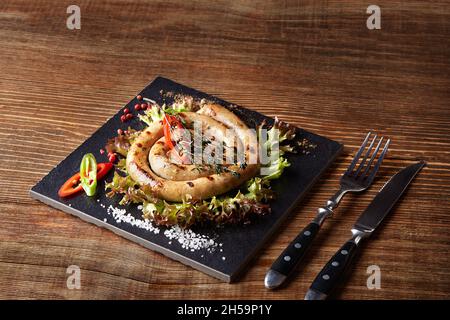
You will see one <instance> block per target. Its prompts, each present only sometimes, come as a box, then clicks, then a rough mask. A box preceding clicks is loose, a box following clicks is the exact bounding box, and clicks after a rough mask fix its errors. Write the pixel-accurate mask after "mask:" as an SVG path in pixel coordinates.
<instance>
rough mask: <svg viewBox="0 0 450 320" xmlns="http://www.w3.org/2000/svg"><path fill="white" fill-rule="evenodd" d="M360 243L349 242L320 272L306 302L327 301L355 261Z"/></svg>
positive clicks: (307, 294)
mask: <svg viewBox="0 0 450 320" xmlns="http://www.w3.org/2000/svg"><path fill="white" fill-rule="evenodd" d="M357 248H358V241H354V240H353V239H352V240H349V241H347V242H346V243H345V244H344V245H343V246H342V247H341V248H340V249H339V250H338V251H337V252H336V253H335V255H334V256H333V257H332V258H331V259H330V261H328V263H327V264H326V265H325V266H324V267H323V269H322V271H320V272H319V274H318V275H317V277H316V278H315V279H314V281H313V283H312V284H311V286H310V288H309V290H308V292H307V293H306V296H305V300H325V299H326V298H327V297H328V296H329V295H330V293H331V292H332V291H333V289H334V287H335V286H336V285H337V284H338V283H339V282H340V280H341V279H342V277H343V275H344V274H345V271H346V270H347V267H348V266H349V265H350V262H351V261H352V260H353V257H354V256H355V253H356V251H357Z"/></svg>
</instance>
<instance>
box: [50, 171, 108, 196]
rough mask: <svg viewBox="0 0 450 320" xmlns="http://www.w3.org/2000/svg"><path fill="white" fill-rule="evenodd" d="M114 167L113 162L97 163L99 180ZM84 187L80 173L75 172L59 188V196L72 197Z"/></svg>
mask: <svg viewBox="0 0 450 320" xmlns="http://www.w3.org/2000/svg"><path fill="white" fill-rule="evenodd" d="M112 167H113V164H112V163H107V162H105V163H99V164H97V180H100V179H102V178H103V177H104V176H106V174H107V173H108V172H109V171H110V170H111V168H112ZM82 190H83V187H82V186H81V176H80V173H79V172H78V173H76V174H74V175H73V176H72V177H70V178H69V179H68V180H67V181H66V182H65V183H64V184H63V185H62V186H61V188H60V189H59V191H58V196H60V197H61V198H67V197H70V196H72V195H74V194H76V193H78V192H81V191H82Z"/></svg>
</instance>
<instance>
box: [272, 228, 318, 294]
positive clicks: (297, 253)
mask: <svg viewBox="0 0 450 320" xmlns="http://www.w3.org/2000/svg"><path fill="white" fill-rule="evenodd" d="M319 229H320V226H319V224H317V223H316V222H311V223H310V224H308V225H307V226H306V227H305V228H304V229H303V230H302V231H301V232H300V233H299V234H298V235H297V237H295V239H294V240H293V241H292V242H291V243H290V244H289V245H288V246H287V247H286V249H284V251H283V252H282V253H281V255H280V256H279V257H278V258H277V260H275V262H274V263H273V264H272V267H271V268H270V269H271V270H273V271H275V272H277V273H278V274H280V275H282V277H283V281H282V282H284V279H285V278H287V277H288V276H289V275H291V274H292V272H293V271H294V270H295V269H296V267H297V266H298V265H299V264H300V262H301V260H302V259H303V258H304V256H305V254H306V252H307V251H308V249H309V248H310V246H311V243H312V242H313V240H314V238H315V237H316V235H317V233H318V232H319ZM276 282H277V283H275V281H274V282H273V283H271V280H270V279H269V277H268V276H266V286H267V287H268V288H269V289H273V288H275V287H278V286H280V285H281V283H280V282H279V281H276Z"/></svg>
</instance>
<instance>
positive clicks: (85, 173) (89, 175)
mask: <svg viewBox="0 0 450 320" xmlns="http://www.w3.org/2000/svg"><path fill="white" fill-rule="evenodd" d="M80 180H81V186H82V187H83V189H84V191H85V192H86V194H87V195H88V196H89V197H92V196H93V195H95V193H96V192H97V160H95V157H94V155H93V154H92V153H88V154H86V155H85V156H84V157H83V160H81V166H80Z"/></svg>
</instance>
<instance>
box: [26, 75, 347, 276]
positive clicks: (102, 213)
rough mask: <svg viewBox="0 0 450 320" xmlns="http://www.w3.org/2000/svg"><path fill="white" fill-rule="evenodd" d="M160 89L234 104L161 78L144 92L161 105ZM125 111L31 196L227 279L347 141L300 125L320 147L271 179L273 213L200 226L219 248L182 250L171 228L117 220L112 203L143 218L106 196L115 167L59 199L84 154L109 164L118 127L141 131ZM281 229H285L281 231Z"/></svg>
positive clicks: (254, 120)
mask: <svg viewBox="0 0 450 320" xmlns="http://www.w3.org/2000/svg"><path fill="white" fill-rule="evenodd" d="M161 91H163V92H173V93H175V94H177V93H182V94H187V95H191V96H193V97H195V98H199V99H201V98H206V99H209V100H213V101H215V102H217V103H219V104H221V105H223V106H225V107H230V106H231V104H230V103H228V102H226V101H223V100H221V99H218V98H216V97H213V96H210V95H208V94H205V93H202V92H199V91H197V90H194V89H191V88H188V87H186V86H183V85H181V84H178V83H176V82H173V81H171V80H169V79H166V78H162V77H158V78H156V79H155V80H154V81H152V82H151V83H150V84H149V85H148V86H147V87H146V88H145V89H144V90H142V91H141V92H140V93H139V94H141V95H142V96H144V97H147V98H151V99H153V100H155V101H157V102H159V103H162V102H163V97H162V96H161V93H160V92H161ZM137 102H138V101H137V100H136V98H135V99H133V100H131V101H130V102H129V103H128V105H127V107H128V108H130V110H131V108H132V107H133V106H134V105H135V104H136V103H137ZM122 110H123V108H122V109H121V110H120V111H119V112H118V113H117V114H116V115H114V116H113V117H112V118H111V119H109V120H108V121H107V122H106V123H105V124H104V125H103V126H102V127H101V128H100V129H98V130H97V131H96V132H95V133H94V134H93V135H92V136H91V137H90V138H89V139H87V140H86V141H85V142H84V143H83V144H82V145H80V146H79V147H78V148H77V149H76V150H75V151H73V152H72V153H71V154H70V155H69V156H68V157H67V158H66V159H64V160H63V161H62V162H61V163H60V164H59V165H57V166H56V167H55V168H54V169H53V170H52V171H51V172H50V173H49V174H47V175H46V176H45V177H44V178H43V179H42V180H41V181H39V182H38V183H37V184H36V185H35V186H34V187H33V188H32V189H31V191H30V194H31V196H32V197H33V198H35V199H38V200H40V201H42V202H44V203H46V204H48V205H50V206H52V207H55V208H57V209H60V210H62V211H64V212H66V213H69V214H72V215H75V216H77V217H79V218H81V219H83V220H85V221H88V222H91V223H94V224H96V225H97V226H100V227H104V228H107V229H109V230H111V231H113V232H115V233H116V234H118V235H120V236H122V237H125V238H127V239H129V240H131V241H134V242H136V243H138V244H140V245H142V246H144V247H146V248H149V249H151V250H154V251H157V252H160V253H162V254H164V255H166V256H167V257H169V258H172V259H174V260H177V261H180V262H182V263H184V264H186V265H189V266H191V267H193V268H195V269H198V270H200V271H202V272H204V273H206V274H209V275H211V276H213V277H216V278H218V279H221V280H223V281H227V282H232V281H235V280H236V279H237V277H238V275H239V273H240V272H241V271H242V270H243V269H244V268H245V266H246V265H247V264H248V263H249V262H250V261H251V260H252V258H253V257H254V256H255V254H256V253H257V252H258V250H259V249H261V248H262V247H263V246H264V245H265V244H267V240H268V239H269V237H270V236H271V235H272V234H273V233H274V231H276V230H277V229H278V227H279V226H280V224H281V222H282V221H283V220H284V219H285V218H286V217H287V216H288V215H289V213H290V211H291V210H292V209H294V208H295V207H296V205H297V204H298V202H299V201H300V200H301V199H302V197H303V196H305V194H306V193H307V191H308V190H309V189H310V188H311V186H312V185H313V184H314V183H315V182H316V181H317V180H318V178H319V176H320V175H321V174H322V173H323V172H324V171H325V170H326V169H327V167H328V166H329V165H330V164H331V163H332V162H333V160H334V159H335V158H336V157H337V155H338V154H339V153H340V151H341V150H342V145H341V144H339V143H338V142H335V141H333V140H330V139H327V138H325V137H322V136H319V135H316V134H313V133H310V132H307V131H305V130H302V129H298V132H297V139H304V138H306V139H308V140H309V141H310V142H311V143H313V144H315V145H316V148H314V149H311V150H310V153H309V154H298V155H289V156H288V158H289V161H290V163H291V166H290V167H288V168H287V169H286V170H285V172H284V173H283V175H282V176H281V178H280V179H278V180H276V181H274V182H273V183H272V186H273V189H274V190H275V192H276V193H277V199H276V200H273V201H272V202H270V205H271V208H272V212H271V213H270V214H268V215H265V216H263V217H258V218H256V219H254V220H253V222H252V223H251V224H246V225H233V226H224V227H219V228H217V227H213V226H209V227H197V228H195V229H193V231H194V232H196V233H197V234H201V235H205V236H207V237H209V238H212V239H214V241H215V243H216V244H217V247H215V248H214V250H206V249H201V250H195V251H190V250H187V249H184V248H182V246H181V244H180V243H179V242H178V241H177V240H176V239H173V240H170V239H169V238H168V237H166V236H165V235H164V231H165V230H166V228H159V229H160V232H159V234H155V233H153V232H150V231H148V230H145V229H143V228H139V227H136V226H132V225H131V224H128V223H126V222H123V221H122V222H120V223H117V222H116V220H115V219H113V218H112V216H111V215H109V214H108V212H107V208H108V207H109V206H110V205H112V206H114V207H119V208H126V210H127V213H130V214H131V215H132V216H134V217H135V218H136V219H142V217H141V213H140V211H139V210H138V208H137V206H135V205H131V206H127V207H121V206H119V205H118V201H119V200H118V199H109V198H107V197H106V196H105V192H104V191H103V190H104V183H105V180H106V181H111V179H112V175H113V172H112V171H111V172H110V173H109V175H108V176H107V177H106V179H105V180H103V181H101V182H100V183H99V186H98V192H97V195H96V196H95V197H94V198H89V197H87V196H86V195H85V194H84V193H83V194H80V195H78V196H75V197H73V198H71V199H68V200H65V199H60V198H59V197H58V195H57V192H58V189H59V188H60V186H61V185H62V184H63V183H64V182H65V181H66V180H67V179H68V178H69V177H71V176H72V175H73V174H74V173H76V172H77V171H79V165H80V162H81V159H82V157H83V155H84V154H86V153H88V152H92V153H94V155H95V156H96V157H97V159H98V161H99V162H105V161H107V160H106V156H101V155H100V154H99V152H98V150H100V149H101V148H103V147H104V146H105V144H106V141H107V140H108V139H109V138H111V137H113V136H115V135H116V133H117V129H118V128H126V127H128V125H130V126H132V127H134V128H136V129H142V128H143V127H144V126H143V124H142V123H141V122H140V121H139V120H138V119H137V117H135V118H134V120H132V121H131V122H129V123H126V124H122V123H121V121H120V115H121V114H122ZM231 110H232V111H233V112H235V113H236V114H237V115H238V116H240V117H241V118H242V119H243V120H244V121H246V122H247V124H248V125H249V126H251V127H255V125H256V124H259V123H260V122H261V121H263V120H266V121H268V123H269V124H271V123H272V122H273V119H272V118H269V117H266V116H264V115H262V114H260V113H258V112H256V111H252V110H249V109H245V108H242V107H236V106H234V107H231ZM55 232H58V230H55ZM279 232H282V230H281V231H279ZM210 249H211V248H210ZM210 251H211V252H210ZM261 281H263V279H261Z"/></svg>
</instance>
